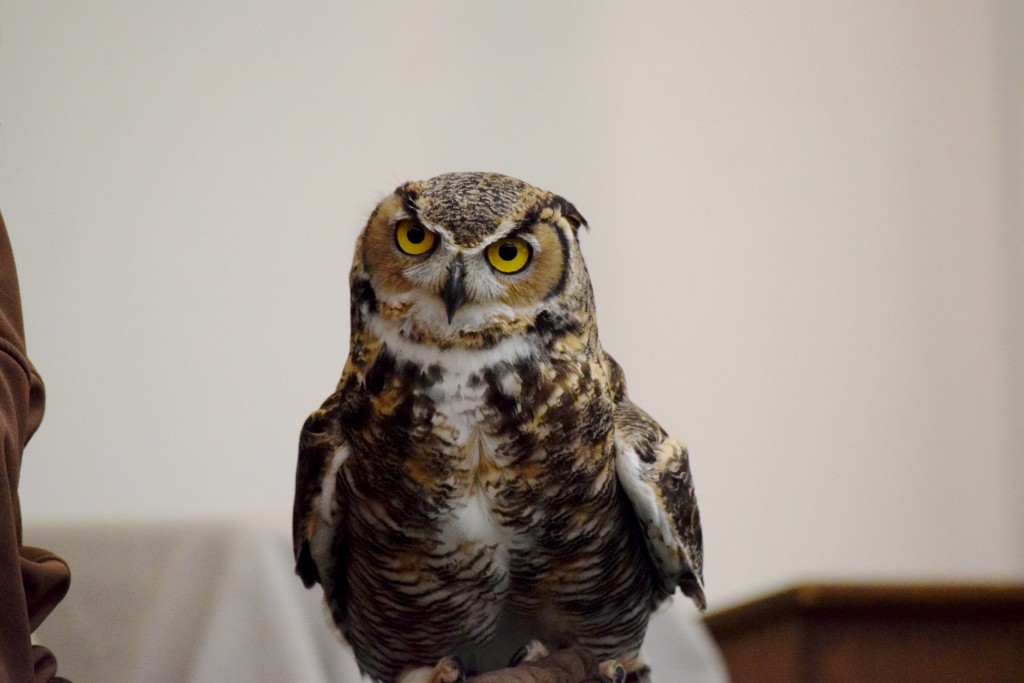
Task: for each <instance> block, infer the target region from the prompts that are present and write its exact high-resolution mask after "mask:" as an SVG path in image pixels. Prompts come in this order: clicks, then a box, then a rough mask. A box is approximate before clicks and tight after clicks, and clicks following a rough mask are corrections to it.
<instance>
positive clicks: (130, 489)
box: [0, 0, 1024, 606]
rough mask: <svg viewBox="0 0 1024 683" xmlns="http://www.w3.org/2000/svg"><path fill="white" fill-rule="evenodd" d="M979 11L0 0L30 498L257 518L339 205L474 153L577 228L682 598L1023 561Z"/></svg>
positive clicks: (275, 469) (318, 344)
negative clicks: (672, 522)
mask: <svg viewBox="0 0 1024 683" xmlns="http://www.w3.org/2000/svg"><path fill="white" fill-rule="evenodd" d="M769 5H770V6H769ZM1007 17H1010V21H1015V22H1016V24H1015V26H1016V28H1017V29H1020V28H1021V27H1022V26H1024V22H1022V21H1021V18H1020V12H1019V11H1016V10H1015V9H1014V8H1013V7H1012V3H1011V2H1009V0H1002V1H993V2H992V3H985V2H980V1H979V2H972V3H955V2H935V1H934V0H920V1H918V2H900V3H893V2H887V1H883V0H869V1H867V2H864V1H858V2H852V1H851V2H832V3H815V2H800V1H797V0H791V1H787V2H777V3H753V2H738V1H733V2H718V3H693V2H686V3H676V2H668V1H665V2H658V3H644V4H641V3H629V4H627V3H595V2H583V1H578V2H566V3H547V2H540V1H535V2H519V3H455V2H430V3H423V2H384V3H362V4H354V3H353V4H352V5H351V6H342V4H341V3H335V2H326V1H324V2H319V3H306V4H305V5H304V6H303V9H302V10H298V9H295V7H294V6H291V5H289V4H288V3H275V2H242V1H240V0H236V1H235V2H222V3H208V2H204V1H201V0H188V1H183V2H176V3H122V2H113V1H108V2H92V3H57V2H35V3H28V2H14V1H12V0H3V1H2V2H0V208H2V210H3V212H4V215H5V217H6V218H7V223H8V227H9V230H10V233H11V238H12V241H13V243H14V246H15V250H16V253H17V256H18V259H19V269H20V273H21V279H22V287H23V299H24V304H25V307H26V320H27V327H28V335H29V345H30V347H29V348H30V352H31V355H32V358H33V359H34V361H35V363H36V365H37V366H38V367H39V368H40V370H41V371H42V373H43V375H44V378H45V379H46V381H47V387H48V392H49V394H48V400H49V403H48V414H47V419H46V421H45V422H44V425H43V429H42V430H41V431H40V433H39V434H38V436H37V438H36V440H35V441H34V442H33V443H32V445H31V446H30V448H29V450H28V452H27V460H26V464H25V468H24V472H23V482H22V491H23V507H24V512H25V515H26V516H27V517H29V518H33V519H51V518H57V519H62V518H75V519H81V518H85V519H93V518H131V519H145V518H166V517H182V516H187V517H200V516H251V515H258V516H276V517H278V518H280V520H281V523H282V525H285V524H287V519H288V516H289V514H290V502H291V479H292V471H293V464H294V455H295V441H296V436H297V432H298V428H299V426H300V424H301V421H302V419H303V417H304V416H305V414H306V413H307V412H309V411H310V410H311V409H313V408H314V407H316V406H317V405H318V404H319V402H320V401H321V400H322V398H324V397H325V396H326V395H327V393H329V391H330V390H331V389H332V387H333V385H334V383H335V381H336V379H337V376H338V374H339V372H340V370H341V366H342V363H343V359H344V356H345V353H346V344H347V330H348V321H347V310H348V304H347V297H348V294H347V290H346V286H345V278H346V275H347V270H348V266H349V260H350V258H351V249H352V243H353V240H354V238H355V235H356V234H357V232H358V230H359V229H360V228H361V226H362V224H363V221H364V220H365V217H366V215H367V213H368V212H369V210H370V209H371V208H372V207H373V205H374V204H375V202H376V201H377V200H378V199H379V198H380V197H381V196H383V195H384V194H386V193H387V192H389V191H390V190H391V189H393V187H394V186H396V185H397V184H398V183H399V182H401V181H404V180H407V179H413V178H421V177H427V176H430V175H434V174H436V173H440V172H444V171H449V170H496V171H502V172H505V173H509V174H511V175H516V176H519V177H522V178H524V179H526V180H528V181H530V182H533V183H534V184H537V185H539V186H541V187H544V188H547V189H551V190H554V191H556V192H559V193H561V194H563V195H565V196H566V197H568V198H569V199H570V200H571V201H573V202H574V203H575V204H576V205H577V206H578V207H579V208H580V209H581V211H582V212H583V214H584V215H585V216H586V217H587V218H588V219H589V221H590V223H591V225H592V228H593V230H592V231H591V233H590V234H588V235H586V236H585V237H584V240H585V244H584V249H585V253H586V255H587V258H588V263H589V265H590V270H591V275H592V277H593V279H594V281H595V287H596V291H597V296H598V307H599V314H600V323H601V330H602V336H603V339H604V342H605V346H606V347H607V348H608V349H609V350H610V351H611V352H612V353H613V354H614V355H616V357H617V358H618V359H619V361H620V362H621V363H622V364H623V366H624V367H625V369H626V371H627V374H628V376H629V379H630V383H631V393H632V394H633V396H634V398H635V399H636V400H637V402H638V403H640V404H641V405H643V406H644V407H645V408H647V409H648V410H649V411H650V412H651V413H653V414H654V415H655V416H656V417H658V418H659V419H660V420H661V421H662V422H663V423H664V424H665V426H666V427H667V428H669V429H670V431H672V432H673V433H675V434H677V435H679V436H681V437H683V438H684V439H686V440H687V442H688V443H689V445H690V447H691V450H692V454H693V458H694V468H695V474H696V477H697V483H698V487H699V494H700V501H701V507H702V511H703V516H704V525H705V539H706V547H707V560H706V562H707V565H706V566H707V569H706V574H707V581H708V587H709V595H710V597H711V602H712V605H713V606H715V605H722V604H724V603H726V602H730V601H732V600H735V599H740V598H743V597H746V596H747V595H749V594H751V593H753V592H755V591H759V590H763V589H767V588H773V587H777V586H780V585H782V584H785V583H789V582H792V581H795V580H800V579H805V578H815V577H826V578H900V577H903V578H907V577H920V578H937V577H946V578H953V577H973V578H986V577H1007V576H1012V575H1016V576H1022V575H1024V542H1022V541H1021V540H1020V539H1021V538H1022V535H1024V524H1022V523H1021V519H1022V518H1024V508H1022V507H1021V504H1020V503H1019V501H1020V500H1021V499H1022V498H1024V466H1022V465H1021V461H1022V458H1021V455H1022V453H1021V450H1022V442H1024V441H1022V437H1021V432H1020V429H1019V427H1020V423H1021V420H1020V418H1021V415H1020V412H1021V406H1022V404H1024V402H1022V400H1021V386H1020V383H1021V381H1022V380H1021V375H1020V371H1019V367H1020V366H1019V362H1020V361H1021V360H1022V353H1021V350H1020V346H1018V345H1015V344H1014V343H1013V341H1012V340H1013V339H1014V335H1016V339H1017V340H1018V341H1019V340H1020V338H1021V334H1020V331H1021V327H1020V316H1019V315H1018V314H1017V311H1018V308H1019V307H1020V306H1021V304H1022V297H1021V295H1020V293H1019V292H1018V291H1016V287H1018V286H1020V285H1021V266H1020V263H1021V262H1022V259H1021V258H1020V256H1024V250H1022V249H1021V237H1020V236H1021V231H1020V221H1019V219H1020V216H1021V215H1022V214H1021V201H1020V200H1021V195H1020V192H1019V190H1018V189H1016V188H1015V186H1014V178H1013V176H1012V174H1013V173H1014V172H1017V173H1019V170H1020V168H1021V166H1020V164H1021V158H1022V157H1021V146H1020V144H1019V143H1020V139H1021V138H1020V131H1021V128H1020V126H1019V119H1018V117H1019V115H1020V112H1021V108H1020V99H1019V95H1018V96H1017V97H1016V98H1014V97H1012V96H1008V95H1007V89H1008V88H1011V87H1012V86H1013V84H1014V83H1016V84H1019V83H1020V82H1021V80H1020V77H1021V70H1020V60H1019V58H1020V54H1021V52H1020V50H1021V48H1020V47H1019V46H1016V47H1015V46H1014V43H1013V41H1012V40H1011V38H1012V36H1013V35H1014V33H1016V35H1018V36H1019V35H1020V31H1019V30H1016V31H1015V30H1014V29H1013V26H1014V24H1012V23H1010V24H1009V25H1008V23H1007V21H1008V20H1007ZM1008 26H1009V27H1008ZM1000 41H1001V42H1000ZM1014 60H1016V61H1014ZM1014 64H1016V66H1014ZM1014 69H1015V70H1014ZM1014 103H1015V104H1014ZM1013 106H1016V107H1017V108H1016V109H1013V108H1012V107H1013ZM1008 141H1016V147H1013V146H1012V145H1009V146H1008ZM1020 178H1021V176H1020V175H1019V174H1018V175H1017V176H1016V181H1018V182H1019V180H1020ZM1011 245H1015V246H1011ZM1010 248H1015V249H1016V250H1017V251H1016V252H1015V253H1016V254H1017V256H1012V252H1010V251H1008V249H1010ZM1014 367H1016V368H1017V371H1016V372H1017V374H1016V375H1012V374H1011V370H1012V369H1013V368H1014ZM1014 378H1015V379H1014Z"/></svg>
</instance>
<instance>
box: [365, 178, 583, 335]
mask: <svg viewBox="0 0 1024 683" xmlns="http://www.w3.org/2000/svg"><path fill="white" fill-rule="evenodd" d="M581 225H584V226H585V225H586V222H585V221H584V219H583V217H582V216H581V215H580V214H579V212H578V211H576V208H575V207H573V205H572V204H570V203H569V202H567V201H566V200H564V199H562V198H561V197H559V196H557V195H555V194H552V193H550V192H545V191H543V190H539V189H537V188H535V187H533V186H531V185H528V184H526V183H524V182H523V181H521V180H516V179H515V178H510V177H508V176H503V175H499V174H496V173H448V174H445V175H441V176H437V177H436V178H431V179H430V180H425V181H419V182H410V183H406V184H404V185H402V186H400V187H399V188H398V189H397V190H395V192H394V194H392V195H391V196H389V197H387V198H386V199H385V200H384V201H382V202H381V203H380V204H379V205H378V206H377V208H376V210H374V212H373V214H372V215H371V216H370V220H369V222H368V223H367V225H366V228H365V229H364V230H363V232H362V234H361V235H360V237H359V242H358V245H357V248H356V255H355V262H354V263H353V268H352V295H353V326H354V327H355V325H356V324H357V323H360V322H371V323H372V322H373V321H374V320H377V321H379V322H380V323H381V324H385V323H389V324H391V325H394V326H397V329H398V330H399V331H400V333H401V334H402V336H403V337H405V338H406V339H409V340H412V341H416V342H433V343H435V344H437V345H440V346H477V347H482V346H489V345H491V344H492V343H494V342H495V341H496V340H497V339H498V338H501V337H504V336H508V335H510V334H515V333H516V332H523V331H526V330H528V329H534V328H535V327H536V326H537V324H538V322H545V321H546V322H550V321H551V320H552V319H553V316H560V317H561V318H562V319H565V318H567V317H574V318H575V317H577V316H579V315H581V314H587V315H589V314H590V313H591V312H592V311H591V308H592V305H591V301H592V293H591V289H590V282H589V278H588V277H587V272H586V267H585V266H584V264H583V259H582V256H581V254H580V250H579V242H578V231H579V227H580V226H581Z"/></svg>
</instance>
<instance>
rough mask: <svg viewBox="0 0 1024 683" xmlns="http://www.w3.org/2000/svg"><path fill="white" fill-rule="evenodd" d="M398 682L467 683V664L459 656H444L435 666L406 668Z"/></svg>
mask: <svg viewBox="0 0 1024 683" xmlns="http://www.w3.org/2000/svg"><path fill="white" fill-rule="evenodd" d="M398 683H466V665H465V664H463V663H462V660H461V659H459V658H458V657H455V656H451V657H442V658H441V659H440V660H438V662H437V664H435V665H434V666H433V667H429V666H423V667H419V668H418V669H409V670H406V671H405V672H404V673H402V674H401V675H400V676H399V677H398Z"/></svg>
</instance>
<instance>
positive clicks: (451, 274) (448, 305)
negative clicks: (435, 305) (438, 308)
mask: <svg viewBox="0 0 1024 683" xmlns="http://www.w3.org/2000/svg"><path fill="white" fill-rule="evenodd" d="M441 298H442V299H444V310H445V312H446V313H447V314H448V324H449V325H451V323H452V318H453V317H455V311H456V310H458V308H459V306H461V305H462V304H463V302H464V301H465V300H466V280H465V268H464V266H463V265H462V261H456V262H455V263H453V264H452V265H451V267H450V268H449V269H448V279H447V280H445V282H444V288H443V289H442V290H441Z"/></svg>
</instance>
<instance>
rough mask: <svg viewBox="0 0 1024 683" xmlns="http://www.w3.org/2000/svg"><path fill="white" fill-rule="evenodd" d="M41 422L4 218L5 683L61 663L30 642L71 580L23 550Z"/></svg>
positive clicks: (35, 682)
mask: <svg viewBox="0 0 1024 683" xmlns="http://www.w3.org/2000/svg"><path fill="white" fill-rule="evenodd" d="M42 419H43V383H42V380H40V379H39V375H38V374H37V373H36V371H35V368H33V367H32V364H31V363H30V362H29V360H28V357H27V356H26V355H25V333H24V325H23V323H22V318H21V296H20V292H19V290H18V275H17V272H16V271H15V269H14V256H13V254H12V252H11V243H10V240H9V239H8V237H7V228H6V227H5V226H4V222H3V217H2V216H0V451H2V453H0V463H2V466H3V469H2V470H0V682H2V683H7V682H8V681H9V682H10V683H22V682H28V681H31V682H32V683H39V682H42V681H53V680H60V679H54V675H55V674H56V672H57V663H56V660H54V658H53V655H52V654H51V653H50V652H49V651H48V650H46V649H45V648H43V647H39V646H35V647H33V646H32V644H31V639H30V634H31V632H32V631H33V630H35V628H36V627H37V626H39V624H40V623H41V622H42V621H43V619H45V618H46V615H47V614H49V613H50V611H51V610H52V609H53V608H54V606H55V605H56V604H57V603H58V602H60V600H61V598H63V597H64V595H65V593H67V590H68V585H69V583H70V581H71V575H70V573H69V572H68V568H67V565H66V564H64V562H63V561H62V560H61V559H60V558H58V557H57V556H55V555H52V554H50V553H48V552H46V551H44V550H40V549H38V548H30V547H27V546H22V543H21V540H22V539H21V507H20V505H19V503H18V478H19V475H20V472H21V454H22V450H23V449H24V447H25V444H26V443H27V442H28V440H29V438H31V436H32V434H33V433H35V431H36V429H37V428H38V427H39V422H40V421H41V420H42Z"/></svg>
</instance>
